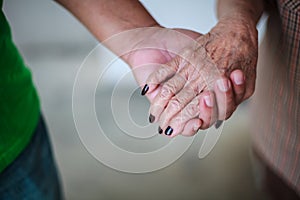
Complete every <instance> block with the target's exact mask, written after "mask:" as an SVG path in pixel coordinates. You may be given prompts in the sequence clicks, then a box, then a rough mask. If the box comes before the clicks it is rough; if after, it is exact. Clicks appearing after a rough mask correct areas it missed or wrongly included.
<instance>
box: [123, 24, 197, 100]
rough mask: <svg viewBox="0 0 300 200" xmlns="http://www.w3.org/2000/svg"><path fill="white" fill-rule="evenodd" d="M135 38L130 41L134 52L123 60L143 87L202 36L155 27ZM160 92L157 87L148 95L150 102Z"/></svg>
mask: <svg viewBox="0 0 300 200" xmlns="http://www.w3.org/2000/svg"><path fill="white" fill-rule="evenodd" d="M134 36H135V37H134V39H133V40H129V42H130V43H134V45H132V44H131V45H132V47H131V49H133V50H132V51H130V53H128V54H126V55H124V56H122V58H123V59H124V60H125V61H126V62H127V63H128V64H129V65H130V66H131V68H132V72H133V74H134V76H135V79H136V80H137V82H138V84H139V85H140V86H141V87H143V86H144V85H145V83H146V80H147V78H148V77H149V75H150V74H152V73H153V72H154V71H156V70H157V69H159V68H161V66H162V65H164V64H166V63H168V62H170V61H171V60H172V59H173V58H174V57H175V56H176V53H178V52H179V51H180V50H181V49H183V48H184V47H186V46H188V45H189V44H190V43H192V42H193V41H195V39H196V38H199V37H200V36H201V34H199V33H196V32H194V31H190V30H186V29H167V28H162V27H154V28H145V29H141V31H138V32H135V34H134ZM126 38H128V37H126ZM124 41H128V39H126V40H124ZM165 67H166V68H168V66H165ZM159 90H160V87H157V88H156V89H155V90H153V89H152V92H151V93H148V94H147V97H148V99H149V101H150V102H152V101H153V100H154V98H155V96H156V95H157V94H158V92H159ZM144 92H147V87H145V88H144V90H143V91H142V93H143V94H144Z"/></svg>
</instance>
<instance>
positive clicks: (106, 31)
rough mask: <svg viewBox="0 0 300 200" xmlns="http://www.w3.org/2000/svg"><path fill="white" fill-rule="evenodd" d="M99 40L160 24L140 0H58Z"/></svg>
mask: <svg viewBox="0 0 300 200" xmlns="http://www.w3.org/2000/svg"><path fill="white" fill-rule="evenodd" d="M56 1H57V2H58V3H60V4H61V5H62V6H64V7H65V8H66V9H67V10H69V11H70V12H71V13H72V14H73V15H74V16H75V17H77V18H78V19H79V20H80V21H81V22H82V23H83V24H84V25H85V26H86V27H87V28H88V29H89V30H90V32H91V33H92V34H93V35H94V36H95V37H96V38H97V39H98V40H99V41H104V40H105V39H107V38H109V37H110V36H112V35H114V34H117V33H120V32H123V31H126V30H131V29H135V28H141V27H150V26H158V23H157V22H156V21H155V20H154V19H153V18H152V16H151V15H150V14H149V13H148V12H147V10H146V9H145V8H144V7H143V5H142V4H141V3H140V2H139V1H138V0H56Z"/></svg>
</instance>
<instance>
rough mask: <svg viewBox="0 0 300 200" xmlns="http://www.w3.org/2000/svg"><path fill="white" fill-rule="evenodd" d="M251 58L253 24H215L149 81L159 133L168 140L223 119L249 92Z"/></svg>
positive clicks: (252, 80) (254, 54)
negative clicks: (166, 132) (164, 133)
mask: <svg viewBox="0 0 300 200" xmlns="http://www.w3.org/2000/svg"><path fill="white" fill-rule="evenodd" d="M257 56H258V40H257V30H256V27H255V25H253V24H250V22H248V21H246V20H244V19H242V18H236V17H232V18H223V19H220V21H219V23H218V24H217V25H216V26H215V27H214V28H213V29H212V30H211V31H210V32H209V33H208V34H206V35H204V36H201V37H199V38H197V43H195V44H192V45H189V46H188V47H186V48H184V49H183V50H182V51H181V53H180V55H178V56H176V57H175V58H173V59H172V60H171V61H169V62H168V63H167V65H165V66H164V67H161V68H158V69H157V70H156V71H155V72H153V73H152V74H151V75H150V76H149V78H148V80H147V84H148V85H149V87H150V89H149V91H148V95H151V93H152V92H157V88H158V87H159V88H161V89H160V90H159V92H158V94H157V95H155V99H154V100H153V101H152V103H151V107H150V113H151V114H152V115H153V116H154V117H155V120H154V121H155V122H159V124H160V127H161V129H162V130H166V129H167V127H169V126H170V127H171V128H172V135H171V137H174V136H176V135H178V134H182V135H188V136H191V135H194V134H195V133H196V132H197V131H198V129H206V128H208V127H210V126H211V125H212V124H214V123H215V122H216V120H225V119H228V118H229V117H230V116H231V115H232V113H233V112H234V110H235V109H236V107H237V106H238V105H239V104H240V103H241V102H242V101H244V100H245V99H247V98H249V97H250V96H251V95H252V94H253V92H254V87H255V78H256V64H257ZM187 129H188V130H187Z"/></svg>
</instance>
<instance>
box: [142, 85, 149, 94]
mask: <svg viewBox="0 0 300 200" xmlns="http://www.w3.org/2000/svg"><path fill="white" fill-rule="evenodd" d="M148 90H149V85H148V84H146V85H145V86H144V88H143V89H142V92H141V95H143V96H144V95H145V94H146V93H147V92H148Z"/></svg>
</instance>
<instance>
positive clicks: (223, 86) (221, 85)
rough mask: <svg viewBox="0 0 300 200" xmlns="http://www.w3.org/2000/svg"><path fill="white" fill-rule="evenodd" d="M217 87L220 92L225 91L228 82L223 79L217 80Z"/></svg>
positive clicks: (227, 88)
mask: <svg viewBox="0 0 300 200" xmlns="http://www.w3.org/2000/svg"><path fill="white" fill-rule="evenodd" d="M217 84H218V88H219V90H221V91H222V92H227V91H228V90H229V82H228V81H227V80H224V79H219V80H217Z"/></svg>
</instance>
